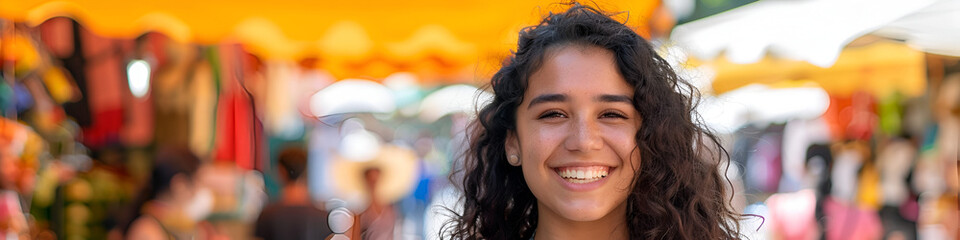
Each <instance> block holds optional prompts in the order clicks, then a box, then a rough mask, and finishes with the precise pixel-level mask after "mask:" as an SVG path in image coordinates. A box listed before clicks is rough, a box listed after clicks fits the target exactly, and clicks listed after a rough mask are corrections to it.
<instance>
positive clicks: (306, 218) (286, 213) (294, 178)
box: [254, 147, 333, 240]
mask: <svg viewBox="0 0 960 240" xmlns="http://www.w3.org/2000/svg"><path fill="white" fill-rule="evenodd" d="M277 161H278V162H279V166H278V172H279V176H280V179H281V181H282V182H283V184H284V185H283V192H282V194H283V195H281V197H280V200H279V201H278V202H275V203H271V204H269V205H267V206H266V207H265V208H264V209H263V211H261V212H260V217H259V218H257V222H256V229H255V230H254V236H255V237H257V238H260V239H264V240H273V239H290V240H296V239H325V238H327V237H329V236H331V234H332V233H333V232H332V231H331V230H330V226H329V225H327V215H328V213H327V212H326V211H324V210H323V209H320V208H317V206H315V205H314V204H313V202H312V201H311V199H310V193H309V190H308V188H307V177H306V176H305V175H306V169H307V152H306V151H305V150H303V149H302V148H298V147H294V148H287V149H284V150H283V151H282V152H280V154H279V156H278V157H277Z"/></svg>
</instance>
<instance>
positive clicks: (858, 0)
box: [671, 0, 960, 67]
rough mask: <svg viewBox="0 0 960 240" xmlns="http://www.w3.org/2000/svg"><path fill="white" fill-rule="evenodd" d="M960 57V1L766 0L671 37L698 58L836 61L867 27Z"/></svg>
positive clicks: (687, 26) (683, 28) (686, 26)
mask: <svg viewBox="0 0 960 240" xmlns="http://www.w3.org/2000/svg"><path fill="white" fill-rule="evenodd" d="M871 33H872V34H876V35H880V36H884V37H889V38H894V39H898V40H904V41H906V42H907V43H908V44H910V45H911V46H912V47H915V48H918V49H920V50H924V51H928V52H931V53H937V54H945V55H953V56H960V44H958V43H957V42H956V40H957V39H960V1H956V0H909V1H904V0H763V1H758V2H755V3H751V4H747V5H744V6H742V7H739V8H735V9H732V10H730V11H727V12H723V13H720V14H717V15H714V16H711V17H707V18H703V19H700V20H697V21H693V22H690V23H687V24H683V25H680V26H677V27H676V28H675V29H674V31H673V33H672V37H671V38H672V40H674V41H676V42H677V43H678V44H679V45H680V46H682V47H684V48H686V49H688V50H689V51H690V52H691V53H692V54H693V55H695V56H697V57H698V58H701V59H714V58H716V57H717V56H718V55H720V54H721V53H724V54H725V55H726V57H727V58H728V59H729V60H730V61H731V62H734V63H753V62H757V61H759V60H760V59H762V58H763V57H764V56H765V55H766V54H767V53H770V54H773V55H776V56H779V57H783V58H787V59H794V60H802V61H807V62H810V63H812V64H815V65H817V66H821V67H829V66H832V65H833V63H834V62H835V61H836V59H837V56H838V55H839V54H840V51H841V50H842V49H843V48H844V47H845V46H846V45H847V44H849V43H850V42H851V41H853V40H854V39H856V38H858V37H861V36H863V35H866V34H871Z"/></svg>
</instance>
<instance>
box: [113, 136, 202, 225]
mask: <svg viewBox="0 0 960 240" xmlns="http://www.w3.org/2000/svg"><path fill="white" fill-rule="evenodd" d="M199 168H200V159H199V158H197V156H196V155H194V154H193V153H192V152H190V150H187V149H181V148H167V149H163V150H160V151H159V152H158V153H157V155H156V158H155V159H154V164H153V169H152V170H151V172H150V177H149V178H148V180H147V183H146V185H145V186H143V187H142V188H141V192H140V193H139V195H138V196H137V198H136V199H135V200H134V202H133V205H132V207H133V208H132V209H131V214H130V215H131V216H130V217H128V218H127V220H126V221H125V222H122V223H121V225H120V226H119V227H120V230H121V231H122V233H121V234H122V236H123V238H124V239H138V240H139V239H143V240H151V239H212V238H215V236H216V235H215V234H214V233H213V231H212V230H211V229H210V227H209V225H208V224H204V223H202V221H203V220H204V219H205V218H206V216H207V215H208V214H209V213H210V211H211V209H212V207H213V206H212V203H213V200H212V196H211V193H210V192H209V190H206V189H203V188H202V187H200V186H198V184H197V183H196V181H195V178H196V173H197V170H198V169H199Z"/></svg>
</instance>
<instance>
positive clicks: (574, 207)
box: [555, 201, 615, 222]
mask: <svg viewBox="0 0 960 240" xmlns="http://www.w3.org/2000/svg"><path fill="white" fill-rule="evenodd" d="M608 204H609V203H606V204H605V203H600V202H595V201H578V202H575V203H573V204H569V205H566V206H561V207H560V209H555V210H556V211H557V213H558V215H560V216H561V217H563V218H565V219H568V220H570V221H576V222H592V221H597V220H600V219H603V218H604V217H606V216H607V215H610V213H611V212H613V210H614V209H615V207H613V206H604V205H608Z"/></svg>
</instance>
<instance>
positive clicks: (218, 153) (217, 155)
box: [212, 45, 263, 169]
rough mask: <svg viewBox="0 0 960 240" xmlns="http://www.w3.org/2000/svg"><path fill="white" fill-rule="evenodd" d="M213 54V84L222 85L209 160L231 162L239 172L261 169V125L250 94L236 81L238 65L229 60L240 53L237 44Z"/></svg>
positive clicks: (239, 70)
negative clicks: (215, 67)
mask: <svg viewBox="0 0 960 240" xmlns="http://www.w3.org/2000/svg"><path fill="white" fill-rule="evenodd" d="M213 51H214V52H216V53H214V55H215V56H216V57H218V58H215V59H214V61H212V62H213V63H217V62H219V63H220V64H215V66H219V67H220V69H219V70H214V71H215V72H219V74H215V75H214V76H215V79H216V77H220V78H219V80H215V82H218V83H221V85H220V86H222V88H221V90H220V96H219V98H218V101H217V110H216V123H215V124H216V128H215V129H216V132H215V137H216V139H215V141H214V145H213V146H214V147H215V148H214V151H213V159H214V160H215V161H230V162H235V163H236V164H237V166H238V167H240V168H242V169H261V168H262V166H261V162H262V160H261V156H260V154H259V153H260V151H259V147H261V145H262V144H261V143H260V142H261V141H263V133H262V124H261V123H260V121H259V118H257V116H256V114H255V112H254V109H253V99H252V95H250V93H249V92H248V91H247V89H246V87H245V86H243V85H242V83H241V82H240V81H241V78H243V76H242V75H239V74H238V73H240V72H241V71H242V70H243V69H242V67H243V66H242V63H240V62H236V61H230V60H236V59H239V58H238V56H239V55H241V54H243V50H242V49H241V48H240V47H239V46H238V45H223V46H221V47H219V48H217V49H215V50H213ZM218 59H219V60H225V61H219V60H218ZM227 59H230V60H227Z"/></svg>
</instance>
